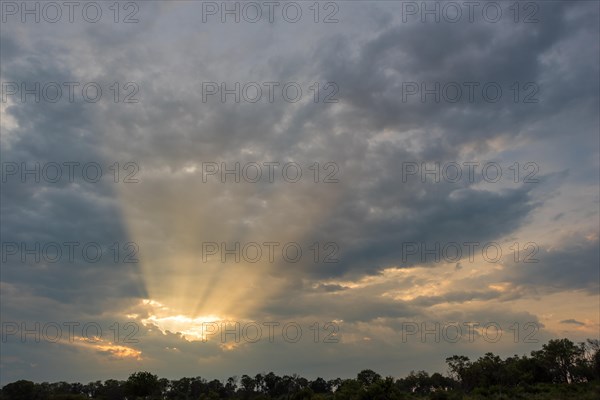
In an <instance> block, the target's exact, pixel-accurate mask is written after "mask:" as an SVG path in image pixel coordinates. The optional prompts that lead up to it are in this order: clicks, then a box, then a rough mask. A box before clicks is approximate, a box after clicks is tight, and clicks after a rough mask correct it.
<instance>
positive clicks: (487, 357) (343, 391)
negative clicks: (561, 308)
mask: <svg viewBox="0 0 600 400" xmlns="http://www.w3.org/2000/svg"><path fill="white" fill-rule="evenodd" d="M446 363H447V364H448V372H449V376H443V375H441V374H439V373H437V372H436V373H434V374H433V375H429V373H427V372H426V371H417V372H414V371H412V372H411V373H410V374H409V375H408V376H406V377H404V378H399V379H394V378H393V377H385V378H384V377H382V376H381V375H379V374H378V373H376V372H375V371H373V370H371V369H364V370H362V371H360V372H359V373H358V375H357V376H356V378H355V379H340V378H336V379H331V380H329V381H327V380H325V379H323V378H316V379H314V380H312V381H311V380H308V379H306V378H303V377H301V376H298V375H295V374H294V375H291V376H289V375H284V376H278V375H276V374H275V373H273V372H269V373H267V374H257V375H256V376H254V377H252V376H249V375H242V377H241V378H240V379H239V380H238V378H237V377H231V378H228V379H227V380H226V381H225V382H221V381H219V380H216V379H213V380H211V381H207V380H206V379H204V378H201V377H195V378H187V377H186V378H181V379H177V380H168V379H165V378H162V379H159V378H158V376H156V375H153V374H151V373H150V372H145V371H143V372H135V373H133V374H132V375H131V376H129V378H128V379H127V380H126V381H118V380H114V379H109V380H106V381H104V382H101V381H96V382H90V383H88V384H86V385H83V384H81V383H67V382H55V383H47V382H44V383H34V382H30V381H27V380H19V381H16V382H12V383H9V384H8V385H6V386H4V387H3V388H2V390H1V391H0V400H83V399H97V400H158V399H160V400H199V399H201V400H218V399H235V400H271V399H277V400H417V399H422V400H424V399H430V400H458V399H464V400H483V399H486V400H487V399H490V400H507V399H511V400H512V399H528V400H529V399H533V400H550V399H553V400H554V399H578V400H592V399H597V398H600V341H599V340H596V339H594V340H592V339H588V341H587V342H586V343H580V344H575V343H573V342H571V341H570V340H568V339H555V340H550V341H549V342H548V343H547V344H544V345H543V346H542V349H541V350H537V351H533V352H531V355H530V356H529V357H528V356H518V355H515V356H513V357H508V358H506V359H504V360H503V359H502V358H500V357H499V356H496V355H494V354H492V353H486V354H484V355H483V356H482V357H480V358H479V359H477V360H475V361H471V360H470V359H469V358H468V357H465V356H459V355H454V356H452V357H448V358H447V359H446Z"/></svg>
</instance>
